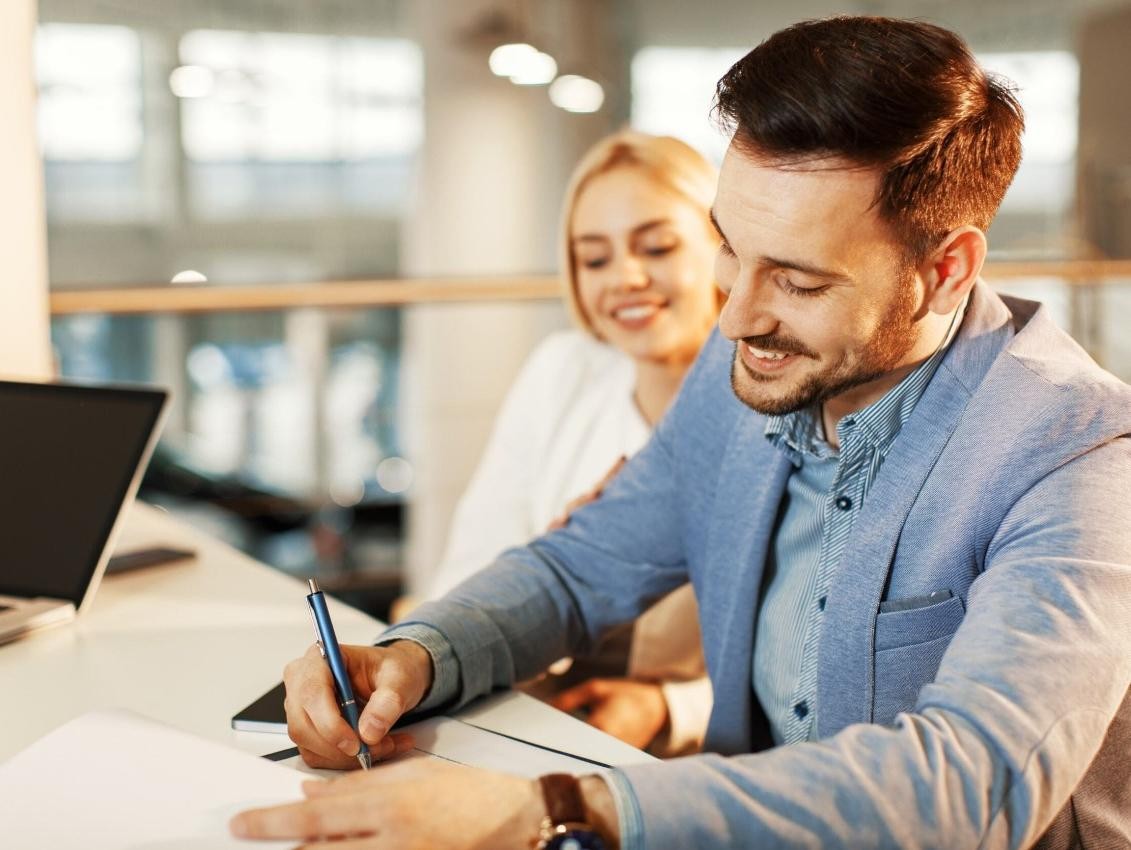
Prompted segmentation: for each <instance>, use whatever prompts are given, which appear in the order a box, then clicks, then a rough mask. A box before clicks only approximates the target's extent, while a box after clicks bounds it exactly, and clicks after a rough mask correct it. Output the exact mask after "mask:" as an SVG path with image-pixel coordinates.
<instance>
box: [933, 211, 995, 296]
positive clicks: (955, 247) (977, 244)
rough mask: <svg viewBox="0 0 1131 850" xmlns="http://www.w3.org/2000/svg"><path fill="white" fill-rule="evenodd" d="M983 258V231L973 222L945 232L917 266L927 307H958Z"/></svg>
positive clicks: (984, 235) (978, 270)
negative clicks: (924, 285) (923, 285)
mask: <svg viewBox="0 0 1131 850" xmlns="http://www.w3.org/2000/svg"><path fill="white" fill-rule="evenodd" d="M985 262H986V234H984V233H983V232H982V231H981V230H979V229H978V228H977V227H974V225H972V224H967V225H963V226H962V227H959V228H956V229H954V230H952V231H950V233H948V234H947V235H946V236H945V237H943V240H942V241H941V242H940V243H939V244H938V246H937V247H936V248H935V249H934V250H933V251H931V253H930V254H929V255H928V256H927V258H926V259H925V260H924V261H923V262H922V263H921V264H920V266H919V276H920V278H921V279H922V280H923V282H924V284H926V299H925V302H924V303H925V304H926V307H927V309H928V310H930V311H931V312H932V313H937V314H939V315H943V316H945V315H947V314H949V313H953V312H954V311H955V310H956V309H958V305H959V304H961V303H962V299H963V298H965V297H966V294H967V293H968V292H969V291H970V290H971V288H972V287H973V286H974V284H975V282H977V280H978V275H980V274H981V273H982V266H983V265H984V264H985Z"/></svg>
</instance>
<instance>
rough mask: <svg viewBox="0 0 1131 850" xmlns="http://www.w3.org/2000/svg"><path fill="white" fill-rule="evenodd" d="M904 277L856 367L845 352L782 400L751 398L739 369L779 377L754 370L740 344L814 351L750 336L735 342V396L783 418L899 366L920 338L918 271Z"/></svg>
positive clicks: (757, 379) (761, 379)
mask: <svg viewBox="0 0 1131 850" xmlns="http://www.w3.org/2000/svg"><path fill="white" fill-rule="evenodd" d="M900 277H901V279H900V280H899V282H898V285H897V287H896V297H895V300H894V301H893V302H892V304H891V306H890V307H889V308H888V310H887V313H885V314H884V317H883V319H882V320H881V321H880V324H879V327H877V328H876V330H875V332H874V333H873V334H872V337H871V339H869V340H868V341H867V343H865V344H864V346H863V348H861V349H860V351H859V355H858V356H857V358H856V361H855V365H853V364H850V363H849V362H848V358H847V357H846V356H842V357H841V359H840V360H839V361H837V363H835V364H834V365H833V366H831V367H830V368H828V369H825V370H822V371H820V372H817V373H816V374H813V375H810V376H809V377H807V378H806V379H805V380H804V381H803V382H802V383H801V384H800V386H798V387H796V388H795V389H794V390H793V391H792V392H790V393H788V394H786V395H784V396H782V397H780V398H751V397H748V396H747V395H746V394H745V393H744V392H743V390H742V388H741V386H740V383H739V372H738V370H739V369H742V370H743V371H744V372H745V373H746V375H747V376H748V377H749V378H750V380H752V381H755V382H757V383H769V382H770V381H772V380H774V379H773V378H766V377H764V376H762V375H759V374H758V373H756V372H753V371H751V370H750V368H749V367H748V366H747V365H746V364H745V363H743V362H742V358H741V357H740V356H739V354H738V346H739V345H742V344H750V345H752V346H753V347H754V348H763V347H764V348H765V349H766V350H769V351H785V352H791V351H792V353H799V354H801V355H802V356H812V355H809V354H808V352H807V350H806V349H805V348H804V347H803V346H801V345H800V344H799V343H798V342H796V341H792V340H790V341H786V340H781V341H780V342H779V343H778V344H777V345H775V344H774V343H773V342H772V341H771V340H772V337H750V338H749V339H748V340H747V339H743V340H739V341H738V342H736V343H735V345H734V349H735V350H734V362H733V364H732V367H731V373H730V385H731V389H732V390H734V394H735V397H736V398H738V400H739V401H741V402H742V403H743V404H745V405H746V406H747V407H749V408H751V409H752V410H754V411H755V412H757V413H761V414H763V415H765V416H784V415H786V414H787V413H795V412H796V411H798V410H806V409H809V408H812V407H814V406H815V405H820V404H824V403H825V402H826V401H828V400H829V399H832V398H836V397H837V396H838V395H840V394H841V393H844V392H847V391H848V390H850V389H852V388H853V387H858V386H861V385H862V384H867V383H870V382H871V381H874V380H876V379H877V378H879V377H882V376H883V375H885V374H887V373H888V372H890V371H892V370H893V369H895V368H896V366H898V365H899V362H900V361H901V360H902V359H903V358H904V357H905V356H906V355H907V352H909V351H910V350H911V349H912V348H913V347H914V345H915V342H916V335H915V334H914V333H913V332H912V328H913V319H914V316H915V312H916V304H915V288H914V286H913V285H912V284H913V281H914V271H913V270H911V269H908V270H907V271H906V272H905V273H904V274H902V275H901V276H900ZM758 341H764V345H759V344H758Z"/></svg>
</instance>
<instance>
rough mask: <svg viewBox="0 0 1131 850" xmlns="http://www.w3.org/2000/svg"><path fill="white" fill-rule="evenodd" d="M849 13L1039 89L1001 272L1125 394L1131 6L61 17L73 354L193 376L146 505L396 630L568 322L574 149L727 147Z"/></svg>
mask: <svg viewBox="0 0 1131 850" xmlns="http://www.w3.org/2000/svg"><path fill="white" fill-rule="evenodd" d="M17 2H18V3H27V2H30V0H17ZM33 8H34V7H33ZM839 12H860V13H872V14H891V15H899V16H910V17H917V18H922V19H926V20H930V21H934V22H937V23H941V24H943V25H946V26H949V27H951V28H953V29H956V30H957V31H958V32H960V33H961V34H962V35H964V36H965V38H966V39H967V40H968V41H969V42H970V43H971V45H972V47H973V48H974V50H975V52H976V53H977V54H978V55H979V56H980V57H981V59H982V60H983V62H984V64H986V65H987V66H988V67H990V68H991V69H993V70H996V71H998V72H1000V73H1002V74H1004V75H1006V76H1008V77H1010V78H1011V79H1013V80H1014V81H1015V82H1016V83H1017V84H1018V86H1019V89H1020V97H1021V100H1022V102H1023V103H1024V105H1025V107H1026V110H1027V119H1028V130H1027V134H1026V140H1025V141H1026V147H1025V159H1024V163H1023V165H1022V169H1021V172H1020V174H1019V175H1018V178H1017V180H1016V182H1015V184H1014V186H1013V188H1012V189H1011V191H1010V193H1009V195H1008V197H1007V199H1006V201H1005V205H1004V208H1003V210H1002V212H1001V214H1000V215H999V218H998V220H997V222H996V223H995V225H994V228H993V231H992V233H991V244H992V247H993V255H992V260H993V261H994V263H995V265H994V266H993V267H992V269H991V272H990V274H989V277H990V279H991V281H992V282H993V283H994V284H995V285H997V286H999V287H1000V288H1002V289H1003V290H1008V291H1013V292H1017V293H1020V294H1029V295H1030V296H1032V297H1036V298H1040V299H1042V300H1045V301H1046V302H1047V303H1048V304H1049V305H1050V307H1051V308H1052V309H1053V311H1054V313H1055V315H1056V317H1057V319H1058V321H1060V322H1062V323H1063V325H1064V326H1065V327H1066V328H1068V329H1069V330H1070V331H1071V332H1072V333H1073V334H1074V335H1075V336H1076V337H1077V339H1078V340H1079V341H1080V342H1081V343H1082V344H1083V345H1084V346H1085V347H1087V348H1088V349H1089V350H1090V351H1091V352H1092V354H1093V356H1095V357H1096V358H1097V359H1098V360H1099V361H1100V362H1102V363H1103V364H1104V365H1105V366H1106V367H1107V368H1109V369H1111V370H1112V371H1114V372H1116V373H1117V374H1119V375H1120V376H1121V377H1123V378H1124V379H1131V334H1129V333H1128V331H1127V330H1126V327H1127V325H1128V322H1129V321H1131V264H1128V263H1121V262H1119V261H1120V260H1122V259H1125V258H1128V257H1129V256H1131V146H1128V145H1127V144H1126V141H1125V140H1126V139H1127V138H1128V134H1129V133H1131V105H1129V104H1131V98H1128V97H1127V93H1126V91H1125V88H1126V85H1127V83H1128V81H1131V51H1128V49H1127V45H1128V44H1129V43H1131V41H1129V39H1131V4H1129V3H1127V2H1126V0H1124V1H1123V2H1103V0H1057V2H1053V0H1024V2H1022V0H995V2H994V3H985V2H975V0H947V1H946V2H942V0H859V2H857V3H855V4H852V3H846V4H839V5H837V4H829V3H823V2H816V1H815V0H792V2H785V0H761V1H760V2H758V1H755V2H751V0H742V2H739V0H710V2H706V3H686V2H682V0H528V2H515V0H495V1H494V2H492V0H39V2H38V7H37V14H38V26H37V31H36V36H35V45H34V80H35V83H36V86H37V90H38V102H37V107H36V123H37V128H38V144H39V150H40V152H41V154H42V160H43V191H44V197H45V205H46V217H47V254H48V268H49V284H50V290H51V294H52V311H53V318H52V325H51V340H52V346H53V351H54V356H55V361H56V365H57V367H58V369H59V370H60V371H61V373H62V374H63V375H64V376H66V377H69V378H76V379H93V380H107V381H150V382H156V383H159V384H163V385H166V386H169V387H171V388H172V389H173V390H174V392H175V398H176V402H175V405H174V408H173V414H172V416H171V418H170V420H169V423H168V426H167V429H166V433H165V437H164V440H163V443H162V447H161V451H160V455H159V458H158V462H157V463H155V465H154V468H153V470H152V472H151V475H150V476H149V480H148V481H147V488H146V496H147V498H149V499H151V500H153V501H156V502H158V503H161V504H164V505H166V506H167V507H168V508H169V509H170V510H172V511H174V512H177V513H179V514H181V515H183V516H184V517H185V518H186V519H188V520H189V521H190V522H193V523H196V524H198V525H200V526H202V527H204V528H206V529H208V530H209V531H211V532H213V533H217V534H220V535H221V536H223V537H225V538H226V539H228V540H230V541H231V542H233V543H234V544H235V545H237V546H239V547H241V548H243V549H245V550H246V551H248V552H250V553H251V554H253V555H255V556H256V557H258V558H261V559H263V560H265V561H267V562H269V563H271V564H274V565H275V566H277V567H279V568H280V569H284V570H288V571H291V572H294V573H296V574H304V575H305V574H318V575H320V576H321V577H322V579H323V583H324V585H326V586H328V587H332V588H336V589H337V590H338V591H339V592H340V593H342V594H343V595H346V596H352V597H353V599H354V601H357V602H360V603H361V604H364V605H367V606H369V607H370V608H371V609H372V610H374V611H376V612H377V613H378V614H381V613H383V607H384V605H385V604H386V603H387V600H388V599H389V598H390V597H391V596H392V595H394V594H396V593H398V592H400V591H401V590H402V588H405V587H411V586H413V585H415V584H417V583H419V581H420V580H421V578H422V577H423V576H425V575H427V572H428V570H429V569H430V568H431V567H432V566H433V565H434V564H435V563H436V562H437V561H438V559H439V557H440V555H441V552H442V549H443V545H444V542H445V535H446V531H447V523H448V520H449V518H450V515H451V511H452V509H453V507H454V504H455V501H456V499H457V498H458V496H459V494H460V492H461V490H462V488H463V486H464V484H465V483H466V481H467V479H468V477H469V475H470V473H471V470H472V469H473V467H474V464H475V462H476V460H477V457H478V453H479V450H480V449H481V447H482V445H483V443H484V441H485V439H486V436H487V433H488V430H489V428H490V424H491V421H492V418H493V416H494V413H495V410H496V408H497V406H498V404H499V402H500V400H501V398H502V395H503V393H504V392H505V390H506V388H507V386H508V385H509V383H510V381H511V379H512V378H513V377H514V375H515V373H516V372H517V369H518V368H519V366H520V365H521V363H522V361H523V359H524V357H525V356H526V354H527V353H528V352H529V351H530V349H531V348H532V347H533V346H534V345H536V344H537V343H538V342H539V341H540V340H541V339H542V338H543V337H544V336H545V335H546V334H547V333H549V332H551V331H552V330H554V329H557V328H560V327H564V326H565V325H566V323H567V318H566V315H565V312H564V310H563V309H562V307H561V306H560V304H559V303H558V301H557V299H556V290H555V284H554V281H553V274H554V271H555V266H556V256H555V250H556V237H557V233H558V207H559V202H560V196H561V192H562V189H563V187H564V183H565V180H566V177H567V175H568V174H569V171H570V169H571V167H572V164H573V162H574V161H575V159H576V158H577V156H578V155H579V154H580V152H582V151H583V150H584V149H585V148H586V147H587V146H588V145H589V144H590V143H591V142H592V141H594V140H595V139H596V138H598V137H599V136H601V135H602V134H604V133H606V132H608V131H610V130H613V129H616V128H617V127H620V126H622V125H625V124H631V125H633V126H635V127H638V128H639V129H642V130H646V131H649V132H662V133H670V134H673V135H677V136H680V137H682V138H684V139H685V140H687V141H689V142H691V143H692V144H695V145H697V146H698V147H700V148H701V149H702V150H704V151H705V152H707V153H709V154H710V155H711V156H712V157H713V158H715V159H716V160H718V159H719V158H721V156H722V152H723V150H724V149H725V146H726V139H725V138H723V137H722V136H720V135H719V134H718V133H717V132H716V130H715V129H714V127H713V125H712V124H711V121H710V118H709V109H710V105H711V98H712V94H713V86H714V82H715V81H716V80H717V78H718V77H719V76H720V75H721V74H722V73H723V72H724V71H725V70H726V68H727V67H729V65H730V64H731V63H732V62H733V61H734V60H735V59H737V58H738V57H739V56H741V55H742V54H743V53H744V52H746V51H747V50H748V49H749V48H750V47H752V46H753V45H755V44H757V43H758V42H759V41H760V40H761V39H763V38H765V37H766V36H767V35H769V34H770V33H772V32H773V31H775V30H777V29H779V28H781V27H783V26H785V25H788V24H789V23H791V22H793V21H796V20H799V19H802V18H807V17H815V16H822V15H827V14H832V13H839ZM514 42H524V43H529V44H532V45H534V46H535V48H537V50H538V51H540V55H535V54H531V53H529V52H528V53H527V54H524V56H525V59H523V55H520V56H519V59H520V60H522V61H525V62H526V64H525V65H522V64H521V62H520V66H521V67H519V69H518V71H516V73H517V74H518V77H517V79H516V81H515V82H512V81H511V80H509V79H508V78H506V77H502V76H497V75H496V74H494V73H492V70H491V68H490V67H489V61H488V60H489V57H491V55H492V53H493V51H494V50H495V48H497V47H499V46H500V45H502V44H506V43H514ZM547 57H551V58H552V60H553V61H552V63H551V62H548V61H547ZM498 58H499V55H498V54H496V59H498ZM512 58H513V57H512ZM496 70H498V69H496ZM512 70H513V69H512ZM523 75H525V76H523ZM552 81H553V82H552ZM551 82H552V85H551ZM520 83H521V84H520ZM1080 261H1111V262H1106V263H1101V264H1098V265H1091V266H1085V265H1082V264H1081V263H1080ZM994 270H996V272H997V274H996V276H995V274H994ZM399 279H409V280H411V281H417V283H414V284H411V286H410V287H409V288H407V289H406V288H404V287H400V288H399V289H398V288H396V287H397V286H398V284H397V283H396V281H397V280H399ZM448 279H458V280H457V281H456V282H455V283H453V284H452V285H447V284H446V283H445V282H446V281H447V280H448ZM343 281H352V282H353V283H350V284H349V285H348V286H344V285H342V284H341V283H340V282H343ZM134 287H144V292H145V295H144V300H143V303H141V304H140V305H139V304H138V301H137V299H136V298H135V299H133V300H130V298H129V295H130V293H131V292H133V291H134V290H133V288H134ZM412 287H416V288H415V289H414V288H412ZM343 292H346V293H348V295H347V296H346V297H345V298H344V300H335V299H334V298H330V297H325V298H323V297H320V296H319V293H323V294H325V293H343ZM390 293H393V294H390ZM414 293H415V294H414ZM336 297H337V296H336V295H335V298H336ZM335 304H343V305H345V306H333V305H335ZM78 427H81V425H80V426H78Z"/></svg>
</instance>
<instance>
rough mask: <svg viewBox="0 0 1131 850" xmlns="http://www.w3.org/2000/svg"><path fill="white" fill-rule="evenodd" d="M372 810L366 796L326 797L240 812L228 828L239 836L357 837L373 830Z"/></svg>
mask: <svg viewBox="0 0 1131 850" xmlns="http://www.w3.org/2000/svg"><path fill="white" fill-rule="evenodd" d="M372 811H373V807H372V806H371V805H367V801H366V800H365V798H364V797H359V796H357V795H353V794H350V795H341V796H327V797H321V798H318V799H311V800H304V801H302V802H299V803H288V804H287V805H284V806H273V807H271V808H267V809H251V810H249V811H246V812H241V813H240V814H238V815H236V816H235V817H234V818H232V819H231V821H230V822H229V827H230V829H231V831H232V834H233V835H235V836H238V837H240V838H300V839H307V838H321V837H324V836H332V835H341V836H345V835H350V836H358V835H365V834H371V833H372V832H373V831H374V824H373V821H372Z"/></svg>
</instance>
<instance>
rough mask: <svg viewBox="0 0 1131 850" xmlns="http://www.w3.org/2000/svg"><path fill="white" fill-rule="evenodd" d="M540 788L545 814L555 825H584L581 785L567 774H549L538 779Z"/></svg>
mask: <svg viewBox="0 0 1131 850" xmlns="http://www.w3.org/2000/svg"><path fill="white" fill-rule="evenodd" d="M538 783H539V784H540V785H541V786H542V799H543V800H544V801H545V802H546V812H547V814H548V815H549V817H550V820H551V821H552V822H553V823H554V824H555V825H556V824H561V823H585V822H586V820H585V801H584V800H583V799H582V798H581V784H580V782H578V779H577V777H576V776H571V775H570V774H568V773H549V774H546V775H545V776H540V777H539V778H538Z"/></svg>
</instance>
